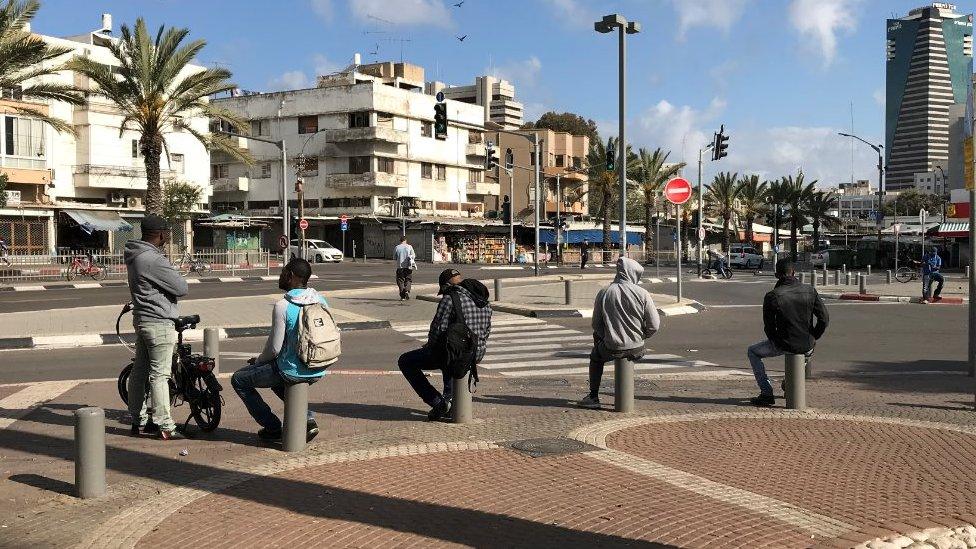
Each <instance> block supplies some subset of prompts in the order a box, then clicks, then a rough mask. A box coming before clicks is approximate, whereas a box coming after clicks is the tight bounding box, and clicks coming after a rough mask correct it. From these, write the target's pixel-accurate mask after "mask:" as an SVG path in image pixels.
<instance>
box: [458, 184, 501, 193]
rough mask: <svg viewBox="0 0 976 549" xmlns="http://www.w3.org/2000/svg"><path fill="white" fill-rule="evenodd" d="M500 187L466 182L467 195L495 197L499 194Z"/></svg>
mask: <svg viewBox="0 0 976 549" xmlns="http://www.w3.org/2000/svg"><path fill="white" fill-rule="evenodd" d="M500 189H501V186H500V185H499V184H498V183H487V182H484V181H468V184H467V186H466V190H467V192H468V194H476V195H482V196H484V195H496V194H499V192H500Z"/></svg>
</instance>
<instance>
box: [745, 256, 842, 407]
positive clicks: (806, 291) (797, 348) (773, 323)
mask: <svg viewBox="0 0 976 549" xmlns="http://www.w3.org/2000/svg"><path fill="white" fill-rule="evenodd" d="M776 278H777V279H778V280H777V282H776V286H774V287H773V289H772V290H770V291H769V292H768V293H767V294H766V297H765V299H763V330H764V331H765V332H766V339H765V340H763V341H760V342H759V343H756V344H755V345H753V346H751V347H749V350H748V352H747V353H746V354H747V355H748V356H749V363H750V364H751V365H752V373H753V374H755V376H756V382H757V383H758V384H759V396H758V397H755V398H753V399H751V400H750V402H751V403H752V404H753V405H754V406H772V405H773V404H775V403H776V398H775V397H774V396H773V386H772V384H770V383H769V377H768V376H766V366H765V365H764V364H763V359H764V358H772V357H776V356H781V355H783V354H784V353H790V354H795V355H807V358H808V359H809V355H810V354H811V353H812V352H813V347H814V345H816V342H817V340H818V339H820V337H821V336H822V335H823V334H824V331H826V330H827V323H828V322H829V319H828V317H827V308H826V307H824V303H823V300H821V299H820V296H819V295H818V294H817V290H816V289H815V288H814V287H813V286H811V285H809V284H800V281H799V280H798V279H797V278H796V265H795V263H793V260H792V259H789V258H786V259H780V260H779V261H777V262H776ZM814 320H816V322H814Z"/></svg>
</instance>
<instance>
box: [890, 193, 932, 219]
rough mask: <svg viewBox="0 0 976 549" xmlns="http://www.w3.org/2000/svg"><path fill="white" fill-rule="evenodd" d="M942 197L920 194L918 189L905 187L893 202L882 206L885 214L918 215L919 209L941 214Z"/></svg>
mask: <svg viewBox="0 0 976 549" xmlns="http://www.w3.org/2000/svg"><path fill="white" fill-rule="evenodd" d="M942 203H943V198H942V197H941V196H939V195H937V194H922V193H920V192H918V189H906V190H904V191H901V192H899V193H898V197H897V198H896V199H895V200H894V201H893V202H888V203H887V204H885V206H884V213H885V215H895V212H896V211H897V213H898V215H918V212H919V211H920V210H921V209H923V208H924V209H925V210H926V211H928V212H929V213H933V214H934V213H939V214H940V215H941V214H942Z"/></svg>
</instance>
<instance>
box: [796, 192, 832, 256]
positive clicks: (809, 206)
mask: <svg viewBox="0 0 976 549" xmlns="http://www.w3.org/2000/svg"><path fill="white" fill-rule="evenodd" d="M836 209H837V195H836V194H835V193H832V192H824V191H816V192H814V193H813V194H811V195H810V196H809V197H808V198H807V201H806V204H805V205H804V213H805V214H806V216H807V217H809V218H810V222H811V223H813V245H814V249H816V246H817V245H818V243H819V242H820V227H836V226H838V225H840V218H839V217H837V216H836V215H833V214H832V213H830V212H831V211H832V210H836Z"/></svg>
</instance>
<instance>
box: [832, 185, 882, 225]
mask: <svg viewBox="0 0 976 549" xmlns="http://www.w3.org/2000/svg"><path fill="white" fill-rule="evenodd" d="M836 192H837V217H840V218H841V219H848V220H850V219H853V220H857V219H861V220H864V219H869V218H870V219H872V220H873V218H872V217H871V212H873V211H875V210H876V209H877V207H878V197H877V195H875V194H874V191H873V189H872V186H871V182H870V181H869V180H867V179H859V180H857V181H855V182H853V183H841V184H839V185H837V189H836Z"/></svg>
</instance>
